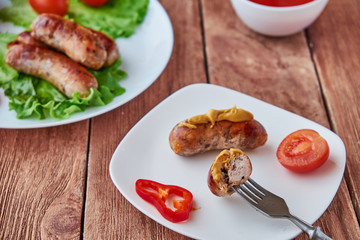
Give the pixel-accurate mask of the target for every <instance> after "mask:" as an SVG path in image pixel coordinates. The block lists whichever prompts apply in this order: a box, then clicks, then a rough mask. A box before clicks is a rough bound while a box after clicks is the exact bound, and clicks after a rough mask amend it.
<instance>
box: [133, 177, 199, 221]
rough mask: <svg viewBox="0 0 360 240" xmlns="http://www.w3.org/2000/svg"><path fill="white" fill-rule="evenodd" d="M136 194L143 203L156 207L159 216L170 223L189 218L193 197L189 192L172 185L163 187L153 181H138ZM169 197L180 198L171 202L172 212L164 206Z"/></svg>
mask: <svg viewBox="0 0 360 240" xmlns="http://www.w3.org/2000/svg"><path fill="white" fill-rule="evenodd" d="M135 186H136V193H137V194H138V195H139V196H140V197H141V198H142V199H144V200H145V201H147V202H149V203H151V204H152V205H154V206H155V207H156V209H157V210H158V211H159V212H160V214H161V215H162V216H163V217H164V218H166V219H167V220H169V221H170V222H173V223H177V222H181V221H184V220H186V219H188V218H189V215H190V212H191V210H192V206H193V195H192V194H191V192H190V191H188V190H186V189H184V188H182V187H179V186H174V185H164V184H161V183H158V182H155V181H151V180H146V179H138V180H137V181H136V183H135ZM171 195H176V196H179V197H181V198H182V199H180V200H175V199H173V200H172V204H173V207H174V209H175V211H174V210H172V209H171V208H169V207H168V206H167V205H166V200H168V199H169V197H170V196H171Z"/></svg>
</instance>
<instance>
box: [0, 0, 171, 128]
mask: <svg viewBox="0 0 360 240" xmlns="http://www.w3.org/2000/svg"><path fill="white" fill-rule="evenodd" d="M150 6H153V7H154V9H155V11H156V13H157V14H159V12H160V13H161V17H162V18H164V19H165V20H166V22H165V23H164V24H165V25H167V26H166V27H169V32H168V33H167V34H168V35H167V36H166V37H167V39H169V40H170V42H169V43H168V44H169V45H168V46H169V52H167V53H166V55H164V56H163V59H164V60H163V61H162V67H161V68H160V69H159V71H157V72H156V73H155V74H154V79H153V80H148V81H145V83H144V84H142V86H143V87H142V88H138V89H134V91H133V92H131V95H130V96H128V97H127V98H125V100H122V97H123V95H119V96H117V97H115V98H114V99H113V101H112V102H110V103H109V104H107V105H104V106H98V107H95V106H92V107H88V108H99V110H96V111H95V112H91V113H88V114H86V113H85V112H86V110H88V108H87V109H85V111H83V112H78V113H75V114H73V115H71V116H70V117H69V118H67V119H63V120H58V119H53V118H50V117H49V118H46V119H41V120H40V119H35V118H34V119H33V118H31V119H18V118H16V113H15V112H14V110H11V111H10V110H9V109H8V107H9V106H8V102H9V99H8V98H7V97H6V96H5V94H4V90H3V89H2V88H0V97H1V98H2V99H0V100H1V101H0V106H1V105H2V108H7V113H8V114H9V115H7V116H8V118H10V119H9V121H6V122H0V129H35V128H47V127H55V126H61V125H66V124H70V123H76V122H80V121H83V120H87V119H91V118H94V117H96V116H99V115H102V114H105V113H107V112H110V111H112V110H114V109H116V108H118V107H120V106H122V105H124V104H126V103H128V102H130V101H132V100H133V99H134V98H136V97H137V96H139V95H140V94H142V93H143V92H144V91H145V90H147V89H148V88H149V87H150V86H151V85H152V84H154V83H155V82H156V80H157V79H158V78H159V77H160V76H161V74H162V73H163V72H164V71H165V69H166V67H167V65H168V64H169V61H170V59H171V56H172V54H173V49H174V29H173V25H172V22H171V19H170V17H169V15H168V14H167V12H166V10H165V8H164V7H163V6H162V4H161V3H160V2H159V1H158V0H149V7H150ZM147 16H148V14H147V15H146V16H145V19H144V22H145V21H150V20H151V19H150V20H147V19H146V17H147ZM144 22H143V23H144ZM4 23H7V22H1V21H0V24H4ZM143 23H141V24H143ZM141 24H140V25H141ZM140 25H139V26H140ZM139 26H137V28H139ZM14 27H15V28H17V27H18V26H14ZM136 30H137V29H136ZM136 30H135V31H136ZM135 34H136V32H135V33H134V35H135ZM132 36H133V35H132ZM117 39H120V38H117ZM117 39H115V40H117ZM120 69H122V66H120ZM122 70H124V69H122ZM125 71H126V69H125ZM120 86H122V85H121V81H120ZM126 90H127V89H126V88H125V91H126ZM116 100H118V101H119V100H120V102H119V103H116ZM77 114H81V115H80V116H78V115H77ZM11 115H13V116H11ZM11 119H13V120H15V121H22V123H24V125H22V124H21V123H17V124H13V123H12V122H10V121H11ZM44 120H45V121H46V122H43V121H44Z"/></svg>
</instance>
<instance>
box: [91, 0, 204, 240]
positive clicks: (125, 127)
mask: <svg viewBox="0 0 360 240" xmlns="http://www.w3.org/2000/svg"><path fill="white" fill-rule="evenodd" d="M161 3H162V4H163V6H164V8H165V9H166V11H167V12H168V14H169V16H170V19H171V21H172V24H173V28H174V35H175V44H174V50H173V54H172V57H171V59H170V62H169V64H168V66H167V68H166V69H165V71H164V72H163V74H162V75H161V77H160V78H159V79H158V80H157V81H156V82H155V83H154V84H153V85H152V86H151V87H150V88H149V89H147V90H146V91H145V92H144V93H142V94H141V95H140V96H138V97H137V98H135V99H134V100H132V101H130V102H129V103H127V104H125V105H123V106H121V107H119V108H117V109H116V110H114V111H111V112H109V113H107V114H104V115H102V116H99V117H97V118H95V119H93V120H92V124H91V125H92V126H91V143H90V153H89V167H88V181H87V195H86V207H85V218H84V239H187V238H186V237H185V236H182V235H180V234H178V233H176V232H173V231H171V230H169V229H168V228H165V227H163V226H162V225H160V224H158V223H156V222H154V221H153V220H151V219H150V218H148V217H146V216H145V215H144V214H142V213H141V212H140V211H138V210H137V209H136V208H134V207H133V206H132V205H131V204H130V203H129V202H128V201H127V200H126V199H125V198H124V197H123V196H122V195H121V194H120V193H119V192H118V190H117V189H116V188H115V186H114V184H113V183H112V181H111V179H110V176H109V169H108V168H109V163H110V159H111V156H112V154H113V152H114V151H115V148H116V147H117V145H118V144H119V142H120V141H121V139H122V138H123V137H124V136H125V134H126V133H127V132H128V131H129V130H130V128H131V127H132V126H133V125H134V124H135V123H136V122H137V121H138V120H140V118H141V117H142V116H143V115H144V114H146V113H147V112H148V111H150V110H151V109H152V108H153V107H155V106H156V105H157V104H158V103H159V102H160V101H162V100H163V99H165V98H166V97H167V96H168V95H169V94H170V93H172V92H174V91H176V90H177V89H179V88H181V87H183V86H185V85H188V84H191V83H194V82H206V75H205V65H204V58H203V45H202V39H201V28H200V26H201V25H200V15H199V8H198V1H196V0H193V1H171V0H163V1H161ZM129 184H131V183H129Z"/></svg>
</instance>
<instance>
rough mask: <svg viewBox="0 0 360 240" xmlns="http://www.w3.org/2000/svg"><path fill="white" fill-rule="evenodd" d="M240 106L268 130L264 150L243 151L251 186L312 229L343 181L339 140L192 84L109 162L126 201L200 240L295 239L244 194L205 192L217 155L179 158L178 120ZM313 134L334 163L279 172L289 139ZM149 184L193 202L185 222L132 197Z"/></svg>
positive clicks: (252, 102)
mask: <svg viewBox="0 0 360 240" xmlns="http://www.w3.org/2000/svg"><path fill="white" fill-rule="evenodd" d="M234 105H236V106H237V107H238V108H243V109H245V110H248V111H250V112H252V113H253V114H254V118H255V119H256V120H258V121H259V122H260V123H261V124H262V125H263V126H264V127H265V129H266V130H267V133H268V141H267V143H266V144H265V145H264V146H262V147H259V148H257V149H255V150H251V151H246V153H247V154H248V156H249V157H250V159H251V161H252V165H253V173H252V175H251V177H252V179H254V180H255V181H256V182H258V183H259V184H260V185H262V186H264V187H265V188H267V189H268V190H270V191H272V192H273V193H275V194H277V195H279V196H281V197H283V198H284V199H285V200H286V202H287V204H288V206H289V209H290V211H291V213H293V214H294V215H296V216H298V217H300V218H302V219H303V220H305V221H307V222H309V223H314V222H315V221H316V220H317V219H318V218H319V217H320V216H321V215H322V214H323V213H324V211H325V210H326V209H327V207H328V206H329V205H330V203H331V201H332V199H333V198H334V196H335V194H336V192H337V190H338V187H339V185H340V182H341V179H342V177H343V173H344V168H345V162H346V152H345V147H344V144H343V142H342V140H341V139H340V138H339V137H338V136H337V135H336V134H335V133H333V132H332V131H330V130H329V129H327V128H325V127H323V126H321V125H319V124H317V123H315V122H312V121H310V120H308V119H305V118H303V117H301V116H298V115H295V114H293V113H291V112H288V111H285V110H283V109H281V108H278V107H275V106H273V105H270V104H268V103H265V102H263V101H260V100H258V99H255V98H253V97H250V96H247V95H245V94H242V93H239V92H237V91H234V90H231V89H227V88H224V87H219V86H216V85H210V84H193V85H189V86H187V87H184V88H182V89H180V90H179V91H177V92H175V93H174V94H172V95H171V96H169V97H168V98H167V99H165V100H164V101H163V102H161V103H160V104H159V105H158V106H156V107H155V108H154V109H152V110H151V111H150V112H149V113H148V114H147V115H145V116H144V117H143V118H142V119H141V120H140V121H139V122H138V123H137V124H136V125H135V126H134V127H133V128H132V129H131V130H130V131H129V133H128V134H127V135H126V136H125V137H124V139H123V140H122V141H121V142H120V144H119V146H118V147H117V149H116V151H115V153H114V155H113V157H112V159H111V162H110V176H111V178H112V180H113V182H114V184H115V186H116V187H117V188H118V189H119V191H120V192H121V193H122V195H123V196H124V197H125V198H126V199H127V200H128V201H129V202H130V203H132V204H133V205H134V206H135V207H136V208H138V209H139V210H140V211H141V212H143V213H144V214H146V215H147V216H149V217H150V218H152V219H154V220H155V221H157V222H158V223H160V224H162V225H164V226H166V227H168V228H170V229H172V230H174V231H176V232H179V233H181V234H184V235H186V236H189V237H192V238H196V239H209V240H210V239H216V240H218V239H227V240H230V239H240V238H241V239H248V240H249V239H290V238H293V237H295V236H296V235H298V234H299V233H300V232H301V231H300V230H299V229H298V228H297V227H296V226H295V225H293V224H292V223H291V222H290V221H288V220H285V219H272V218H268V217H266V216H264V215H262V214H261V213H259V212H257V211H255V210H254V209H253V208H252V207H251V206H250V205H249V204H248V203H247V202H246V201H245V200H244V199H242V198H241V197H240V196H239V195H236V194H234V195H232V196H231V197H225V198H220V197H216V196H215V195H213V194H212V193H211V192H210V190H209V189H208V186H207V174H208V171H209V168H210V166H211V164H212V162H213V161H214V160H215V157H216V156H217V155H218V154H219V152H220V151H211V152H207V153H204V154H199V155H196V156H193V157H181V156H178V155H176V154H175V153H174V152H173V151H172V150H171V148H170V146H169V141H168V137H169V133H170V131H171V130H172V128H173V127H174V126H175V125H176V124H177V123H178V122H180V121H183V120H185V119H187V118H189V117H191V116H194V115H198V114H203V113H206V112H207V111H208V110H209V109H226V108H231V107H233V106H234ZM303 128H310V129H314V130H316V131H317V132H318V133H319V134H320V135H321V136H322V137H324V138H325V139H326V140H327V142H328V144H329V147H330V156H329V159H328V160H327V161H326V162H325V164H324V165H322V166H321V167H320V168H318V169H317V170H315V171H313V172H310V173H306V174H296V173H293V172H291V171H289V170H287V169H285V168H284V167H282V166H281V165H280V163H279V162H278V161H277V158H276V150H277V147H278V145H279V144H280V142H281V141H282V140H283V139H284V138H285V137H286V136H287V135H288V134H290V133H291V132H294V131H296V130H298V129H303ZM139 178H143V179H151V180H154V181H158V182H160V183H163V184H171V185H178V186H181V187H184V188H186V189H188V190H189V191H191V192H192V193H193V195H194V203H195V208H197V209H198V210H196V211H193V212H192V213H191V214H190V218H189V220H188V221H186V222H183V223H177V224H174V223H171V222H169V221H167V220H165V219H164V218H163V217H162V216H161V215H160V214H159V213H158V212H157V210H156V209H155V208H154V207H153V206H152V205H150V204H149V203H147V202H145V201H144V200H143V199H141V198H140V197H139V196H138V195H137V194H136V192H135V181H136V180H137V179H139Z"/></svg>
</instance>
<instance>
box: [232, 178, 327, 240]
mask: <svg viewBox="0 0 360 240" xmlns="http://www.w3.org/2000/svg"><path fill="white" fill-rule="evenodd" d="M233 189H234V190H235V191H236V192H237V193H239V194H240V195H241V196H242V197H243V198H244V199H245V200H247V201H248V202H249V203H250V204H251V205H252V206H253V207H254V208H255V209H256V210H257V211H259V212H261V213H262V214H264V215H266V216H269V217H274V218H287V219H289V220H290V221H292V222H293V223H294V224H295V225H296V226H298V227H299V228H300V229H301V230H302V231H304V232H305V233H306V234H307V235H308V236H309V238H310V239H318V240H332V239H331V238H330V237H328V236H326V235H325V234H324V233H323V232H322V231H321V229H320V227H313V226H312V225H310V224H308V223H306V222H304V221H303V220H301V219H299V218H298V217H296V216H294V215H292V214H291V213H290V212H289V208H288V206H287V204H286V202H285V200H284V199H282V198H281V197H279V196H277V195H275V194H273V193H271V192H269V191H268V190H266V189H264V188H263V187H261V186H260V185H259V184H257V183H256V182H255V181H254V180H252V179H251V178H249V179H248V180H247V181H246V182H245V183H243V184H240V185H237V186H234V187H233Z"/></svg>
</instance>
